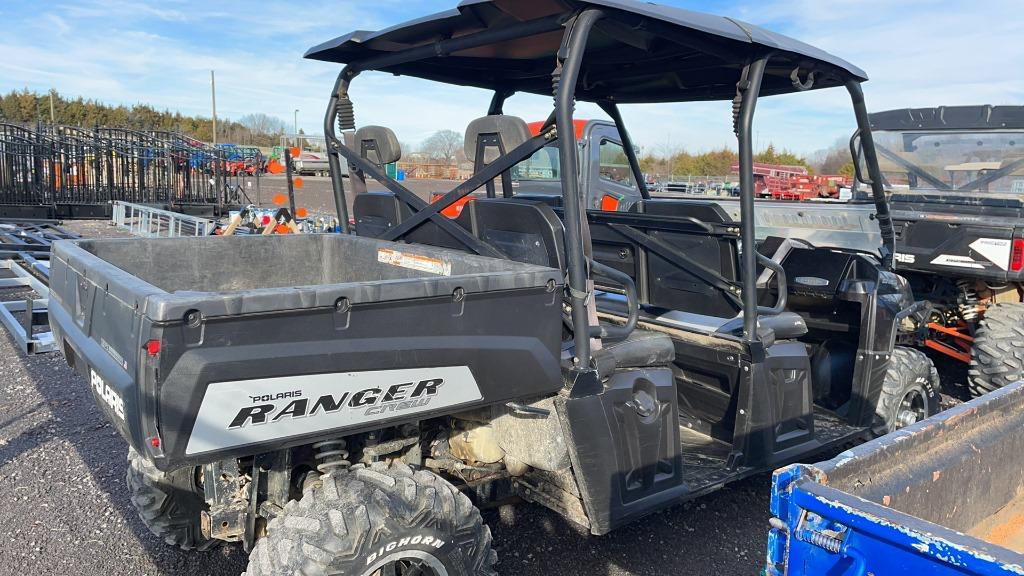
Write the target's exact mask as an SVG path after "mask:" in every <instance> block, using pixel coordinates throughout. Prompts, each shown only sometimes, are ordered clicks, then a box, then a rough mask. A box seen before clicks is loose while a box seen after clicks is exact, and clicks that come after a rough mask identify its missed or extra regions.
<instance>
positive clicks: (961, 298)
mask: <svg viewBox="0 0 1024 576" xmlns="http://www.w3.org/2000/svg"><path fill="white" fill-rule="evenodd" d="M956 287H957V289H958V290H959V294H958V297H957V304H958V306H959V308H960V316H961V317H963V319H964V320H966V321H967V322H974V321H975V320H977V319H978V316H979V315H980V314H981V305H980V304H981V299H980V298H978V289H977V288H976V287H975V283H974V280H967V279H963V278H961V279H960V280H957V281H956Z"/></svg>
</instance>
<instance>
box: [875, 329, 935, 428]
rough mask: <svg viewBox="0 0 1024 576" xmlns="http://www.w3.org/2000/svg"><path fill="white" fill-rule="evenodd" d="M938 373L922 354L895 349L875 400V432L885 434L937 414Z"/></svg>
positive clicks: (904, 349)
mask: <svg viewBox="0 0 1024 576" xmlns="http://www.w3.org/2000/svg"><path fill="white" fill-rule="evenodd" d="M939 391H940V388H939V373H938V372H937V371H936V370H935V365H934V364H932V361H931V360H930V359H929V358H928V357H927V356H925V355H924V354H923V353H921V352H919V351H917V350H914V349H912V348H903V347H901V346H897V347H895V348H894V349H893V351H892V357H891V358H890V359H889V369H888V370H887V371H886V373H885V383H884V385H883V387H882V395H881V396H880V397H879V399H878V407H877V408H876V415H877V420H878V425H877V426H876V427H875V432H876V433H877V434H879V435H882V434H888V433H889V432H893V431H895V430H899V429H900V428H904V427H906V426H910V425H911V424H914V423H915V422H920V421H921V420H924V419H925V418H927V417H929V416H932V415H933V414H937V413H938V412H939V404H940V402H941V395H940V392H939Z"/></svg>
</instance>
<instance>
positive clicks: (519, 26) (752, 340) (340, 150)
mask: <svg viewBox="0 0 1024 576" xmlns="http://www.w3.org/2000/svg"><path fill="white" fill-rule="evenodd" d="M605 16H606V10H605V9H603V8H601V7H594V6H588V7H584V8H582V9H579V10H577V11H576V12H574V13H572V14H568V15H566V14H562V15H557V16H549V17H544V18H539V19H536V20H529V21H525V22H519V23H515V24H511V25H505V26H502V27H497V28H485V29H483V30H481V31H479V32H475V33H470V34H466V35H463V36H459V37H457V38H449V39H442V40H438V41H435V42H433V43H431V44H429V45H423V46H416V47H412V48H408V49H405V50H400V51H396V52H391V53H386V54H382V55H374V56H370V57H368V58H366V59H364V60H360V61H354V62H350V63H348V64H347V65H346V66H345V67H344V69H343V70H342V71H341V72H340V73H339V75H338V78H337V81H336V82H335V85H334V88H333V90H332V92H331V97H330V104H329V105H328V108H327V113H326V115H325V117H324V132H325V136H326V140H327V144H328V148H329V152H330V154H329V165H330V169H331V174H332V179H331V180H332V186H333V192H334V199H335V203H336V204H337V209H338V215H339V218H340V220H341V227H342V231H343V232H344V233H349V232H350V230H349V215H348V205H347V203H346V197H345V194H346V193H345V186H344V182H343V180H342V178H341V177H339V175H340V174H341V159H342V158H344V160H345V161H347V162H348V163H349V164H350V166H352V167H353V168H355V170H352V171H351V181H352V187H353V192H354V193H356V194H358V193H361V192H365V180H364V177H365V176H364V175H369V176H370V177H372V178H374V179H375V180H377V181H378V182H380V183H381V184H382V185H384V186H385V187H386V188H387V189H388V190H390V191H391V192H393V193H394V194H395V195H396V196H397V197H398V198H399V199H400V200H401V201H402V202H405V203H406V204H407V205H408V206H409V207H410V208H412V209H413V210H414V211H415V213H414V214H413V215H412V216H411V217H409V218H408V219H406V220H405V221H404V222H402V223H401V224H399V225H398V226H397V227H395V228H394V229H392V230H391V231H390V232H389V233H388V234H387V235H386V236H385V239H388V240H399V239H401V238H402V237H403V236H404V235H405V234H407V233H408V232H410V231H412V230H413V229H415V228H416V227H417V226H419V225H421V224H423V223H425V222H427V221H431V222H433V223H435V224H436V225H437V226H439V227H440V228H441V229H443V230H444V231H446V232H448V233H449V234H451V235H452V236H453V237H454V238H456V239H457V240H458V241H459V242H461V243H463V244H464V245H465V246H466V247H467V248H468V249H470V250H472V251H474V252H476V253H477V254H481V255H486V256H496V257H501V255H500V254H499V253H498V252H497V250H495V249H494V248H493V247H491V246H490V245H489V244H487V243H486V242H484V241H482V240H480V239H478V238H476V237H475V236H473V235H472V234H470V233H469V232H467V231H466V230H465V229H463V228H462V227H461V226H459V225H458V224H456V223H455V222H454V221H452V220H450V219H448V218H447V217H444V216H443V215H442V214H441V211H442V210H444V209H445V208H447V207H448V206H451V205H452V204H454V203H455V202H457V201H458V200H460V199H462V198H464V197H466V196H468V195H469V194H470V193H472V192H473V191H475V190H477V189H479V188H481V187H483V186H485V185H486V184H487V183H488V182H491V181H493V180H494V179H495V178H497V177H499V176H500V175H502V174H503V173H504V172H506V171H508V170H509V169H511V168H512V167H513V166H515V165H516V164H518V163H520V162H522V161H524V160H526V159H528V158H529V157H530V156H531V155H533V153H534V152H536V151H538V150H540V149H541V148H543V147H544V146H547V145H551V144H557V145H558V146H559V148H560V173H561V180H562V182H561V184H562V203H563V207H564V208H563V210H564V213H563V223H564V227H565V236H564V238H565V252H566V259H567V266H566V268H567V270H566V278H567V286H566V291H567V295H568V299H569V301H570V304H571V324H570V325H571V326H590V325H591V321H590V318H589V316H588V311H587V305H588V303H589V302H590V300H591V298H592V290H593V288H592V286H593V285H592V283H591V281H590V278H591V277H592V274H596V273H597V271H596V270H595V266H594V264H595V263H594V262H593V261H592V260H591V259H590V241H589V238H590V235H589V229H588V221H587V217H586V212H585V208H584V197H585V195H584V194H583V193H582V191H580V190H579V178H578V172H577V163H578V158H577V154H576V149H575V141H574V138H571V137H569V138H560V137H559V136H560V135H562V134H569V135H572V134H574V125H573V111H574V108H575V102H576V91H577V87H578V85H579V81H580V70H581V65H582V62H583V60H584V56H585V53H586V49H587V41H588V39H589V37H590V33H591V31H592V30H593V29H594V27H595V25H596V24H597V23H598V22H600V21H601V20H602V19H603V18H605ZM560 29H563V34H562V40H561V44H560V48H559V50H558V52H557V55H556V59H555V63H554V69H553V71H552V73H551V78H552V86H553V88H554V97H555V104H554V111H553V112H552V114H551V116H550V117H549V118H548V119H547V121H546V122H545V124H544V125H543V127H542V128H541V130H540V131H539V133H538V135H537V136H534V137H533V138H531V139H530V140H528V141H526V142H525V143H523V144H522V145H520V146H518V147H517V148H515V149H513V150H511V151H508V152H507V153H506V154H504V155H502V156H500V157H499V158H498V159H497V160H495V161H494V162H492V163H491V164H488V165H486V166H484V167H483V168H482V169H481V170H479V172H478V173H477V174H475V175H474V176H473V177H472V178H470V179H469V180H467V181H465V182H463V183H462V184H459V185H458V186H456V187H455V188H454V189H452V190H451V191H450V192H448V193H446V194H444V195H443V196H442V197H441V198H440V199H438V200H436V201H435V202H432V203H429V204H428V203H427V202H425V201H424V200H422V199H421V198H419V197H418V196H416V195H415V194H414V193H413V192H412V191H410V190H409V189H407V188H405V187H404V186H403V185H402V184H401V183H399V182H397V181H396V180H394V179H391V178H389V177H388V176H387V174H386V173H385V172H384V171H383V170H382V169H381V168H380V167H378V166H377V165H375V164H373V163H372V162H369V161H367V160H366V159H365V158H363V157H361V155H360V153H359V152H358V151H356V150H355V149H354V147H353V145H352V143H351V141H349V142H348V143H346V142H345V141H343V139H341V138H339V135H338V131H337V130H336V125H337V129H338V130H340V131H341V132H343V133H345V134H347V135H351V134H352V132H353V131H354V130H355V128H356V124H355V114H354V109H353V103H352V101H351V99H350V98H349V93H348V90H349V86H350V84H351V82H352V80H353V79H354V78H355V77H356V76H357V75H358V74H359V73H360V72H361V71H364V70H375V69H381V68H387V67H392V66H398V65H402V64H406V63H410V62H414V61H416V60H418V59H426V58H434V57H438V56H444V55H449V54H452V53H455V52H459V51H462V50H470V49H473V48H478V47H483V46H488V45H492V44H497V43H500V42H505V41H509V40H514V39H522V38H527V37H530V36H534V35H537V34H543V33H550V32H554V31H558V30H560ZM708 49H709V50H710V49H711V48H710V47H708ZM716 50H717V47H716ZM718 52H719V54H718V55H719V56H721V52H720V50H719V51H718ZM728 56H729V57H733V58H735V57H736V56H735V55H733V54H728ZM776 56H777V51H776V50H772V49H768V48H765V47H763V46H759V45H757V44H754V45H753V50H752V53H751V54H748V55H747V56H746V59H745V64H744V65H743V66H742V68H741V73H740V75H739V77H738V79H737V80H738V81H737V84H736V97H735V98H734V100H733V109H734V129H735V133H736V137H737V140H738V144H739V169H740V170H739V171H740V189H741V199H740V204H741V222H740V240H741V246H742V256H741V263H740V264H741V273H742V288H741V292H740V294H741V301H742V305H743V339H744V341H745V342H746V343H747V344H748V345H749V346H750V349H751V351H752V353H754V354H761V355H763V350H764V348H763V345H762V343H761V342H760V338H759V336H758V331H757V318H758V314H759V313H765V314H770V313H773V312H774V313H778V311H779V310H778V306H776V308H775V309H765V308H760V309H759V307H758V305H757V265H758V264H759V263H760V264H761V265H765V266H768V267H772V266H771V262H770V261H767V259H765V258H764V257H760V258H759V254H758V253H757V250H756V242H755V222H754V175H753V160H754V153H753V140H752V126H753V119H754V111H755V108H756V105H757V100H758V97H759V94H760V92H761V87H762V83H763V81H764V79H765V70H766V67H767V65H768V63H769V61H770V60H771V59H772V58H773V57H776ZM833 73H835V72H834V71H833ZM839 73H840V74H841V75H842V76H844V78H843V79H842V84H843V85H844V86H845V88H846V89H847V91H848V93H849V94H850V98H851V101H852V104H853V109H854V114H855V117H856V122H857V127H858V129H857V134H856V135H855V137H854V138H856V139H857V140H858V147H859V149H860V150H862V152H863V155H864V158H865V163H866V165H867V170H868V174H867V175H863V174H859V173H858V177H860V178H861V179H862V181H863V182H864V183H866V184H868V185H870V187H871V191H872V197H873V200H874V203H875V207H876V218H877V221H878V224H879V228H880V229H881V236H882V241H883V246H882V249H881V256H882V265H883V266H884V267H886V268H889V269H891V267H892V253H893V245H894V240H895V234H894V232H893V226H892V219H891V216H890V214H889V207H888V203H887V200H886V197H885V191H884V189H883V180H882V174H881V170H880V169H879V165H878V161H877V157H876V146H875V143H874V140H873V138H872V135H871V130H870V124H869V118H868V112H867V108H866V105H865V102H864V94H863V91H862V89H861V86H860V83H861V81H862V78H859V77H857V76H856V75H855V74H853V73H846V72H845V71H844V72H839ZM791 79H792V85H793V89H794V90H793V91H804V90H807V89H810V88H811V87H812V86H813V84H814V72H813V71H811V72H808V73H807V74H806V75H805V77H804V79H803V80H801V79H800V67H799V66H797V67H796V68H794V69H793V72H792V75H791ZM776 91H777V88H776ZM514 93H515V91H514V90H511V89H507V88H498V89H495V91H494V96H493V98H492V100H491V103H490V106H489V109H488V113H489V114H500V113H502V112H503V107H504V102H505V100H506V99H507V98H508V97H509V96H511V95H512V94H514ZM598 104H599V105H600V106H601V108H602V109H603V110H604V111H605V112H606V113H607V114H608V115H609V116H610V117H611V118H612V120H613V121H614V123H615V126H616V127H617V129H618V131H619V134H620V137H621V139H622V143H623V148H624V149H625V153H626V156H627V159H628V162H629V166H630V170H631V172H632V174H633V176H634V177H635V178H636V180H637V183H638V185H639V186H640V190H641V193H642V195H643V197H644V198H649V197H650V194H649V192H648V191H647V189H646V187H645V186H644V179H643V177H642V174H641V171H640V164H639V160H638V159H637V157H636V153H635V150H634V148H633V146H632V141H631V139H630V138H629V135H628V133H627V131H626V129H625V126H624V124H623V122H622V117H621V114H619V111H618V107H617V105H616V103H615V101H614V99H612V98H609V99H606V100H602V101H599V102H598ZM853 147H854V144H853V139H851V149H853ZM855 164H856V163H855ZM857 168H858V172H859V166H857ZM627 228H628V227H627ZM719 288H721V289H724V287H719ZM599 333H600V332H599V330H597V329H596V327H592V329H591V330H573V340H574V345H575V357H574V359H573V361H574V368H573V370H574V373H575V376H574V378H573V389H572V391H571V394H572V395H576V394H585V393H589V392H590V391H592V389H593V388H592V387H593V386H598V387H599V386H600V382H599V380H598V378H597V372H596V369H594V368H593V367H592V365H591V358H592V356H591V338H592V337H594V336H595V335H598V334H599Z"/></svg>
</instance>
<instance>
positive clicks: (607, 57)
mask: <svg viewBox="0 0 1024 576" xmlns="http://www.w3.org/2000/svg"><path fill="white" fill-rule="evenodd" d="M588 7H595V8H601V9H602V11H603V12H604V14H605V18H604V19H603V20H602V21H601V22H600V23H599V24H598V25H597V27H596V28H595V30H594V34H592V36H591V39H590V43H589V45H588V48H587V59H586V62H585V63H584V68H583V70H582V71H581V77H580V85H579V87H578V89H577V91H576V98H577V99H579V100H587V101H602V100H614V101H616V102H619V103H630V102H667V101H672V102H681V101H696V100H725V99H731V98H732V96H733V95H734V92H735V78H736V75H737V73H738V67H737V65H736V62H737V61H738V60H742V59H743V58H753V57H756V56H760V55H763V54H766V53H769V52H771V53H773V57H772V63H771V65H770V66H769V68H768V70H767V71H766V73H765V82H764V86H762V90H761V95H762V96H766V95H772V94H783V93H790V92H795V91H797V88H795V87H794V86H793V83H792V81H791V80H790V74H791V73H792V71H793V69H794V68H798V67H799V68H801V69H802V70H803V71H805V72H806V71H815V72H816V80H815V85H814V89H818V88H827V87H836V86H842V85H843V84H844V83H845V81H846V80H847V79H854V80H857V81H864V80H866V79H867V76H866V75H865V73H864V72H863V71H862V70H861V69H860V68H857V67H856V66H853V65H852V64H850V63H848V62H846V61H845V60H842V59H841V58H838V57H836V56H833V55H831V54H829V53H827V52H825V51H823V50H820V49H818V48H815V47H813V46H810V45H808V44H805V43H803V42H800V41H798V40H794V39H792V38H789V37H787V36H783V35H781V34H776V33H774V32H771V31H768V30H764V29H762V28H759V27H757V26H753V25H750V24H746V23H744V22H741V21H738V20H734V19H731V18H725V17H721V16H713V15H710V14H704V13H700V12H692V11H689V10H683V9H680V8H673V7H667V6H658V5H655V4H649V3H644V2H638V1H636V0H466V1H464V2H462V3H461V4H459V6H458V7H457V8H455V9H452V10H446V11H444V12H439V13H437V14H434V15H432V16H427V17H424V18H419V19H416V20H412V21H409V22H406V23H403V24H399V25H397V26H393V27H390V28H386V29H384V30H379V31H375V32H372V31H363V30H360V31H355V32H351V33H349V34H346V35H344V36H340V37H338V38H335V39H333V40H330V41H328V42H324V43H322V44H320V45H318V46H315V47H313V48H311V49H310V50H309V51H307V52H306V57H307V58H312V59H315V60H323V61H328V62H342V63H346V64H350V65H353V66H355V67H356V68H358V69H360V70H380V71H384V72H391V73H395V74H402V75H408V76H414V77H419V78H425V79H429V80H436V81H440V82H445V83H449V84H456V85H465V86H476V87H479V88H485V89H489V90H513V91H516V92H530V93H534V94H543V95H551V84H550V72H551V62H552V61H553V60H554V59H555V57H556V56H557V52H558V49H559V46H560V43H561V39H562V30H561V25H562V24H564V22H566V21H568V20H569V19H570V18H572V17H573V16H574V15H575V14H578V13H579V12H580V11H582V10H583V9H586V8H588ZM474 39H481V40H486V41H481V42H475V41H474Z"/></svg>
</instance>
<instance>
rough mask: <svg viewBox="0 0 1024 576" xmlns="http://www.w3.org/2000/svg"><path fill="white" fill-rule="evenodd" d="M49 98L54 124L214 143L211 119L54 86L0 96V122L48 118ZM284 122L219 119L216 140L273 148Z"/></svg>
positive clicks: (257, 118) (248, 117)
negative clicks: (114, 101)
mask: <svg viewBox="0 0 1024 576" xmlns="http://www.w3.org/2000/svg"><path fill="white" fill-rule="evenodd" d="M51 96H52V98H53V100H52V102H53V123H55V124H62V125H67V126H80V127H83V128H91V127H94V126H107V127H112V128H130V129H135V130H168V131H178V132H181V133H183V134H187V135H188V136H191V137H192V138H196V139H197V140H203V141H205V142H211V141H213V119H212V118H206V117H203V116H188V115H184V114H182V113H181V112H171V111H170V110H158V109H156V108H154V107H153V106H150V105H148V104H134V105H132V106H125V105H117V106H113V105H110V104H104V103H102V102H99V101H96V100H91V99H85V98H82V97H81V96H79V97H77V98H70V97H66V96H62V95H61V94H59V93H57V91H56V90H51V91H50V92H49V93H46V94H39V93H36V92H32V91H30V90H28V89H25V90H20V91H19V90H12V91H11V92H9V93H7V94H3V95H0V122H14V123H20V124H31V123H35V122H36V121H43V122H50V121H51V117H50V112H51V110H50V102H51ZM286 127H287V125H286V124H285V122H284V121H283V120H281V119H280V118H277V117H274V116H270V115H267V114H247V115H245V116H242V117H241V118H239V119H238V120H230V119H226V118H218V119H217V141H218V142H231V143H234V144H247V145H252V146H275V145H277V144H279V143H280V139H281V135H282V134H284V133H285V130H286Z"/></svg>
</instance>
